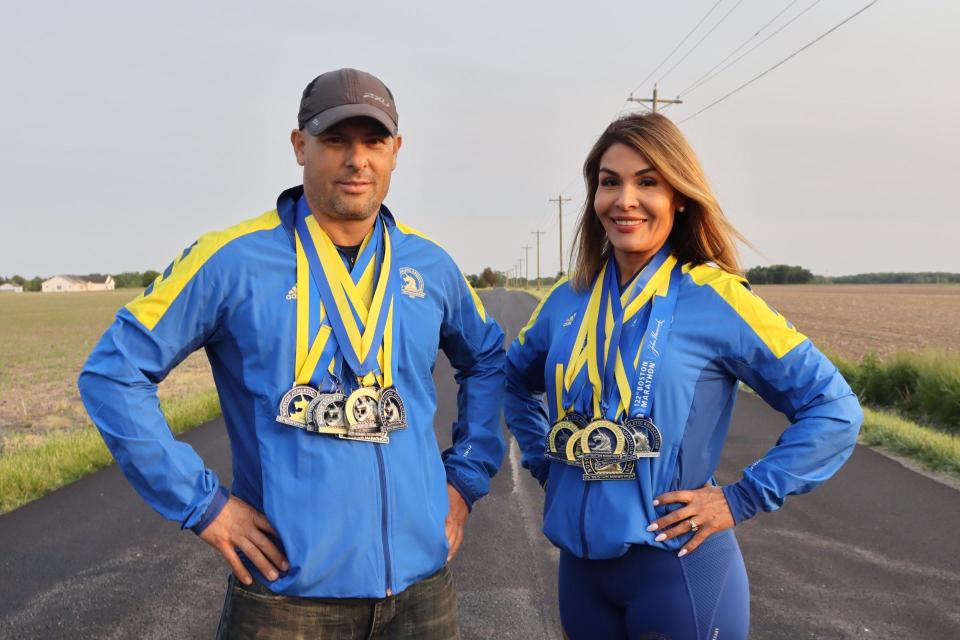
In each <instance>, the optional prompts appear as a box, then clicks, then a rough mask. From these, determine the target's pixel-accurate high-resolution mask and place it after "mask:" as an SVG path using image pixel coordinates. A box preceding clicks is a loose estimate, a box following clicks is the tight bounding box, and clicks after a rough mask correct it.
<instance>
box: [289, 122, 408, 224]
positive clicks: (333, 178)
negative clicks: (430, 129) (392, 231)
mask: <svg viewBox="0 0 960 640" xmlns="http://www.w3.org/2000/svg"><path fill="white" fill-rule="evenodd" d="M290 139H291V142H293V149H294V153H296V156H297V162H298V163H299V164H300V166H302V167H303V189H304V193H305V194H306V196H307V202H308V203H309V204H310V209H311V210H312V211H313V213H314V214H320V215H323V216H327V217H330V218H334V219H338V220H363V219H366V218H369V217H370V216H372V215H375V214H376V213H377V212H378V211H379V210H380V204H381V203H382V202H383V199H384V198H385V197H386V195H387V190H388V189H389V188H390V174H391V173H392V172H393V170H394V168H395V167H396V166H397V152H398V151H399V150H400V143H401V138H400V136H395V137H394V136H391V135H390V134H389V132H387V130H386V129H385V128H384V127H383V125H381V124H380V123H379V122H377V121H376V120H373V119H371V118H351V119H349V120H343V121H342V122H339V123H337V124H335V125H333V126H332V127H330V128H329V129H327V130H326V131H324V132H323V133H321V134H320V135H317V136H313V135H310V134H309V133H307V132H306V131H300V130H294V131H293V133H292V134H291V138H290Z"/></svg>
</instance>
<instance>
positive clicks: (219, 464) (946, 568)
mask: <svg viewBox="0 0 960 640" xmlns="http://www.w3.org/2000/svg"><path fill="white" fill-rule="evenodd" d="M484 301H485V303H486V305H487V309H488V310H489V311H490V312H491V313H492V314H494V316H496V317H497V318H498V319H499V320H500V321H501V323H502V324H503V325H504V327H505V329H506V331H507V335H508V338H509V339H512V338H513V336H514V335H515V334H516V331H517V329H518V328H519V326H520V325H521V324H522V323H523V322H524V321H525V320H526V318H527V316H528V315H529V313H530V310H531V308H532V305H533V302H532V300H531V299H530V298H529V296H526V295H525V294H521V293H508V292H504V291H494V292H490V293H487V294H485V295H484ZM435 378H436V381H437V389H438V398H439V407H438V414H437V421H436V424H437V433H438V438H439V439H440V442H441V444H442V445H444V446H445V445H446V443H448V442H449V425H450V423H451V422H452V420H453V416H454V411H455V392H454V388H453V381H452V375H451V372H450V369H449V365H447V363H446V362H445V361H444V360H443V358H442V357H441V359H440V362H438V364H437V368H436V372H435ZM785 425H786V423H785V421H784V419H783V417H782V416H780V415H778V414H776V413H774V412H772V411H771V410H770V409H768V408H767V407H766V406H765V405H764V404H763V403H762V402H761V401H760V400H758V399H757V398H756V397H754V396H750V395H747V394H743V395H742V397H741V399H740V401H739V405H738V407H737V411H736V414H735V416H734V425H733V427H732V429H731V433H730V437H729V440H728V443H727V448H726V450H725V452H724V457H723V461H722V464H721V469H720V471H719V474H718V475H719V480H720V481H721V482H730V481H732V480H735V479H736V478H737V477H738V476H739V472H738V470H739V469H740V468H742V467H743V466H745V465H746V464H748V463H749V462H751V461H752V460H753V459H754V458H755V457H756V456H757V455H759V454H760V453H762V452H763V451H764V450H766V448H768V447H769V446H770V445H772V444H773V442H775V440H776V437H777V434H779V432H780V431H781V430H782V429H783V428H784V427H785ZM185 439H186V440H187V441H188V442H190V443H191V444H192V445H193V446H194V447H195V448H196V449H197V450H198V451H199V452H200V454H201V455H202V456H203V457H204V459H205V460H206V461H207V462H208V464H210V465H211V466H212V467H213V468H214V469H216V470H217V472H218V473H219V474H220V475H221V477H222V478H224V479H226V480H227V481H229V477H230V473H229V453H228V448H227V445H226V438H225V435H224V430H223V425H222V423H220V422H219V421H215V422H212V423H210V424H209V425H205V426H204V427H201V428H199V429H196V430H194V431H193V432H191V433H190V434H188V435H187V436H186V437H185ZM517 460H518V455H517V451H516V448H515V447H512V448H511V452H510V455H509V456H508V458H507V459H506V460H505V461H504V465H503V467H502V469H501V471H500V473H499V474H498V475H497V477H496V478H494V481H493V490H492V493H491V495H490V496H488V497H487V498H486V499H484V500H483V501H482V502H481V503H479V505H478V507H477V509H476V510H475V513H474V514H473V515H472V516H471V518H470V522H469V525H468V531H467V539H466V541H465V543H464V546H463V548H462V550H461V552H460V555H459V556H458V557H457V558H456V559H455V561H454V563H453V569H454V572H455V575H456V577H457V581H458V588H459V592H460V617H461V623H462V629H463V636H464V638H466V639H473V638H478V639H479V638H496V639H497V640H507V639H510V638H559V637H560V632H559V628H558V624H557V611H556V604H555V593H556V559H557V554H556V552H555V551H554V550H553V549H552V548H551V547H550V545H549V544H548V543H546V542H545V540H544V539H543V537H542V536H541V535H540V533H539V527H540V522H539V520H540V509H541V499H542V496H541V493H540V489H539V487H538V486H537V484H536V483H535V482H534V481H533V480H532V479H531V478H530V477H529V476H528V475H527V474H526V472H524V471H523V470H522V469H520V468H519V465H518V464H517ZM958 497H960V496H958V494H957V492H956V491H955V490H953V489H950V488H948V487H946V486H944V485H941V484H938V483H936V482H934V481H932V480H930V479H928V478H926V477H924V476H921V475H919V474H917V473H914V472H913V471H910V470H908V469H906V468H904V467H902V466H901V465H900V464H898V463H897V462H895V461H893V460H890V459H888V458H886V457H884V456H881V455H879V454H877V453H876V452H874V451H872V450H869V449H866V448H863V447H858V448H857V451H856V453H855V454H854V456H853V458H852V459H851V461H850V463H848V464H847V465H846V466H845V467H844V468H843V470H841V472H840V473H839V474H838V475H837V477H836V478H835V479H834V480H833V481H831V482H829V483H827V484H826V485H824V486H823V487H821V488H820V489H819V490H818V491H817V492H815V493H813V494H811V495H809V496H804V497H800V498H794V499H793V500H791V501H790V502H789V504H788V505H787V506H786V507H785V508H784V509H782V510H781V511H780V512H779V513H777V514H763V515H761V516H759V517H758V518H755V519H754V520H752V521H750V522H747V523H745V524H744V525H741V526H740V527H739V528H738V530H737V533H738V536H739V538H740V541H741V545H742V546H743V549H744V555H745V557H746V559H747V568H748V571H749V574H750V580H751V592H752V606H753V624H752V633H751V636H752V637H753V638H764V639H765V638H771V639H778V638H783V639H791V640H794V639H798V638H824V639H826V638H830V639H833V638H930V639H937V640H941V639H945V638H960V541H958V536H957V535H956V532H958V531H960V509H957V505H958ZM0 550H2V551H0V575H2V576H3V578H2V579H0V638H8V637H9V638H130V637H138V638H206V637H210V636H211V635H212V633H213V630H214V629H215V627H216V620H217V616H218V613H219V610H220V606H221V604H222V598H223V592H224V581H225V577H226V571H225V567H224V565H222V563H221V561H220V560H219V557H218V556H217V555H215V554H214V552H213V551H212V550H210V549H209V548H207V547H206V545H204V544H202V543H201V542H199V541H197V540H195V539H194V537H193V535H192V534H189V533H180V532H178V531H177V526H176V525H174V524H171V523H168V522H165V521H163V520H161V519H160V518H159V517H158V516H156V515H155V514H154V513H153V512H152V511H151V510H150V509H149V508H147V507H146V506H144V505H143V504H142V503H141V502H140V500H139V498H138V497H137V496H136V495H135V494H134V492H133V491H132V490H131V489H130V488H129V486H128V485H127V484H126V482H125V481H124V480H123V478H122V477H121V476H120V474H119V472H118V471H117V469H116V468H115V467H111V468H108V469H105V470H104V471H101V472H100V473H97V474H95V475H93V476H91V477H89V478H86V479H85V480H82V481H80V482H78V483H76V484H74V485H71V486H70V487H66V488H64V489H62V490H60V491H57V492H56V493H54V494H52V495H50V496H48V497H46V498H44V499H42V500H40V501H37V502H35V503H33V504H30V505H27V506H26V507H24V508H22V509H19V510H17V511H15V512H13V513H10V514H7V515H4V516H0Z"/></svg>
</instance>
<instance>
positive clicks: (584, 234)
mask: <svg viewBox="0 0 960 640" xmlns="http://www.w3.org/2000/svg"><path fill="white" fill-rule="evenodd" d="M618 142H619V143H621V144H625V145H626V146H628V147H630V148H631V149H633V150H635V151H636V152H637V153H639V154H640V155H642V156H643V157H644V158H645V159H646V161H647V162H649V163H650V166H652V167H653V168H654V169H656V171H657V172H658V173H659V174H660V175H661V176H663V178H664V180H666V181H667V182H668V183H669V184H670V186H671V187H673V189H674V191H676V192H677V195H678V200H679V201H680V202H681V203H683V205H684V211H683V213H679V212H678V213H677V214H676V215H675V216H674V219H673V229H672V230H671V231H670V243H671V245H672V246H673V252H674V254H675V255H676V256H677V258H678V259H679V260H680V262H681V263H687V262H692V263H694V264H704V263H707V262H712V263H714V264H715V265H717V266H718V267H720V268H721V269H724V270H725V271H730V272H732V273H738V274H741V275H742V271H741V269H740V260H739V257H738V255H737V248H736V245H735V244H734V240H735V239H736V240H740V241H742V242H744V243H745V244H747V245H748V246H749V242H747V240H746V238H744V237H743V236H742V235H741V234H740V232H739V231H737V230H736V229H735V228H734V227H733V225H732V224H730V221H729V220H727V218H726V216H724V215H723V211H722V210H721V209H720V204H719V203H718V202H717V198H716V197H715V196H714V195H713V191H712V190H711V189H710V185H709V184H708V183H707V177H706V176H705V175H704V173H703V168H702V167H701V166H700V161H699V160H697V156H696V154H695V153H694V152H693V149H692V148H691V147H690V143H688V142H687V139H686V138H685V137H684V135H683V133H682V132H681V131H680V129H679V128H678V127H677V125H675V124H674V123H673V122H672V121H671V120H670V119H669V118H667V117H665V116H663V115H660V114H659V113H645V114H632V115H628V116H624V117H622V118H619V119H617V120H614V121H613V122H611V123H610V125H609V126H608V127H607V128H606V130H605V131H604V132H603V134H601V136H600V138H599V139H598V140H597V142H596V143H595V144H594V145H593V148H592V149H591V150H590V153H589V155H587V159H586V161H585V162H584V163H583V179H584V181H585V182H586V184H587V197H586V202H584V204H583V210H582V211H581V212H580V220H579V221H578V222H577V231H576V236H575V238H574V247H575V254H574V261H575V267H574V270H573V274H572V275H571V281H572V283H573V286H574V288H575V289H577V290H580V291H582V290H584V289H586V288H588V287H589V286H590V284H591V283H592V282H593V280H594V278H596V277H597V274H599V273H600V268H601V267H602V266H603V263H604V261H605V260H606V259H607V256H608V255H609V253H610V241H609V240H608V239H607V234H606V232H605V231H604V229H603V225H602V224H600V219H599V218H598V217H597V212H596V210H595V209H594V207H593V200H594V197H595V196H596V194H597V187H598V185H599V182H600V158H601V157H602V156H603V154H604V153H606V151H607V149H609V148H610V147H611V146H613V145H614V144H616V143H618Z"/></svg>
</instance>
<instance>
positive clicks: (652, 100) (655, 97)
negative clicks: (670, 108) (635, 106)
mask: <svg viewBox="0 0 960 640" xmlns="http://www.w3.org/2000/svg"><path fill="white" fill-rule="evenodd" d="M627 102H639V103H640V104H643V103H644V102H649V103H650V104H651V105H653V108H652V109H651V111H653V112H654V113H657V107H658V106H659V105H661V104H683V100H681V99H680V98H679V97H678V98H677V99H676V100H667V99H665V98H660V97H659V96H658V94H657V85H653V98H634V97H633V94H632V93H631V94H630V97H629V98H627Z"/></svg>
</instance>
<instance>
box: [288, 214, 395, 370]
mask: <svg viewBox="0 0 960 640" xmlns="http://www.w3.org/2000/svg"><path fill="white" fill-rule="evenodd" d="M297 236H298V237H299V238H300V239H301V243H302V246H303V249H304V254H305V256H306V259H307V265H308V270H309V273H310V276H311V277H312V279H313V281H314V282H315V283H316V285H317V288H318V289H319V292H320V298H321V300H322V302H323V306H324V307H325V308H327V309H335V310H336V311H337V313H329V312H328V313H327V314H326V320H327V322H329V324H330V327H331V331H332V333H333V335H334V337H335V339H336V343H337V346H338V347H339V351H340V353H341V354H342V357H343V359H344V361H345V362H346V364H347V365H348V366H349V367H350V369H351V370H352V371H353V373H354V375H356V376H357V378H358V380H360V382H361V384H362V385H363V386H373V385H374V384H376V383H377V382H380V383H381V384H382V385H384V386H385V387H388V386H390V385H392V383H393V380H392V378H393V371H392V368H393V362H392V359H393V358H392V356H393V299H394V294H395V292H396V289H397V287H398V279H397V278H396V277H395V274H394V273H393V272H394V269H393V268H392V259H393V255H392V248H391V242H390V233H389V230H388V229H387V226H386V222H385V221H384V220H383V219H382V218H379V217H378V219H377V221H376V223H375V224H374V226H373V228H372V229H371V233H370V234H368V236H367V238H366V240H365V241H364V244H363V245H362V246H361V249H360V255H359V256H358V258H357V263H356V264H355V265H354V269H353V273H352V274H351V273H350V272H348V271H347V268H346V266H345V265H344V263H343V259H342V258H341V257H340V254H339V252H338V251H337V248H336V246H335V245H334V244H333V242H332V241H331V240H330V237H329V236H328V235H327V234H326V232H325V231H324V230H323V228H322V227H320V225H319V223H318V222H317V220H316V218H315V217H314V216H313V215H311V213H310V211H309V208H308V207H307V205H306V201H305V199H303V198H301V201H300V203H299V204H298V208H297ZM381 251H382V259H381V260H376V259H375V258H378V257H380V255H381ZM377 266H379V273H376V274H375V271H376V267H377ZM354 277H356V278H357V280H358V282H355V281H354ZM374 280H375V281H376V284H375V286H374V284H373V283H374ZM371 289H372V292H371ZM371 293H372V295H371ZM388 325H389V327H388Z"/></svg>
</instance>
